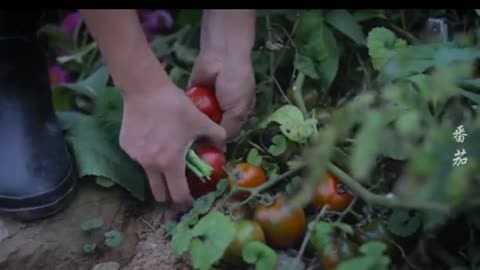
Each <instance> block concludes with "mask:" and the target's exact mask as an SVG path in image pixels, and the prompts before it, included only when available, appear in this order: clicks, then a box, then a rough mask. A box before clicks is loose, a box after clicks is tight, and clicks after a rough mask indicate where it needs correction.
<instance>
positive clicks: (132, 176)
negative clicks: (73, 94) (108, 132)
mask: <svg viewBox="0 0 480 270" xmlns="http://www.w3.org/2000/svg"><path fill="white" fill-rule="evenodd" d="M66 139H67V141H68V142H69V143H70V144H71V146H72V148H73V153H74V155H75V160H76V161H77V167H78V174H79V176H80V177H84V176H88V175H94V176H102V177H105V178H108V179H110V180H112V181H113V182H115V183H116V184H118V185H120V186H121V187H123V188H125V189H126V190H128V191H129V192H130V193H131V194H132V195H133V196H134V197H135V198H137V199H139V200H143V199H144V194H145V189H146V176H145V174H144V171H143V169H142V168H141V167H140V166H139V165H138V164H137V163H135V162H134V161H133V160H132V159H131V158H130V157H129V156H128V155H127V154H126V153H125V152H123V151H122V150H121V149H120V146H119V145H118V144H116V143H113V142H111V141H109V140H108V139H107V138H106V137H105V135H104V133H103V132H102V129H101V127H100V126H99V124H98V123H97V122H96V121H95V119H94V118H92V117H91V116H83V117H82V118H81V119H80V120H78V121H77V122H76V123H75V125H74V126H72V127H71V128H70V129H69V130H67V132H66Z"/></svg>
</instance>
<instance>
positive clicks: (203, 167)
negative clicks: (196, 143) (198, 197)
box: [187, 149, 213, 178]
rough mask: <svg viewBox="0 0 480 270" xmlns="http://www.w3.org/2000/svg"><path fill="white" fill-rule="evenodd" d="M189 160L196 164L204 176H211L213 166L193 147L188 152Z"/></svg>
mask: <svg viewBox="0 0 480 270" xmlns="http://www.w3.org/2000/svg"><path fill="white" fill-rule="evenodd" d="M187 160H188V161H189V162H190V163H191V164H192V165H193V166H195V167H196V168H197V169H198V170H199V171H200V172H201V173H202V175H203V176H204V177H207V178H209V177H210V175H211V174H212V171H213V168H212V167H211V166H210V165H209V164H207V163H206V162H205V161H203V159H201V158H200V157H199V156H198V155H197V154H196V153H195V151H193V150H192V149H189V150H188V152H187Z"/></svg>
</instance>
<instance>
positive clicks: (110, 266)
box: [92, 262, 120, 270]
mask: <svg viewBox="0 0 480 270" xmlns="http://www.w3.org/2000/svg"><path fill="white" fill-rule="evenodd" d="M118 269H120V264H119V263H117V262H105V263H99V264H97V265H95V266H94V267H93V269H92V270H118Z"/></svg>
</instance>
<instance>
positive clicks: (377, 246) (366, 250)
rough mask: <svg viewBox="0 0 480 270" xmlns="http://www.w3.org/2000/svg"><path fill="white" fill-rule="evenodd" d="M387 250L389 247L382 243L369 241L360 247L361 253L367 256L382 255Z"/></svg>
mask: <svg viewBox="0 0 480 270" xmlns="http://www.w3.org/2000/svg"><path fill="white" fill-rule="evenodd" d="M386 250H387V246H386V245H385V243H383V242H380V241H369V242H367V243H365V244H363V245H362V246H361V247H360V252H362V253H363V254H365V255H382V254H383V253H384V252H385V251H386Z"/></svg>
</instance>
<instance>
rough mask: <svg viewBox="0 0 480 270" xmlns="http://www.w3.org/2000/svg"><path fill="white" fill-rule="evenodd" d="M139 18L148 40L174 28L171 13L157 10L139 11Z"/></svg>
mask: <svg viewBox="0 0 480 270" xmlns="http://www.w3.org/2000/svg"><path fill="white" fill-rule="evenodd" d="M138 16H139V19H140V23H141V24H142V28H143V31H145V34H146V35H147V37H148V38H150V37H151V36H152V35H154V34H155V33H157V32H159V31H160V30H162V29H170V28H172V26H173V18H172V15H170V13H169V12H167V11H165V10H162V9H156V10H144V9H143V10H142V9H141V10H138Z"/></svg>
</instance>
